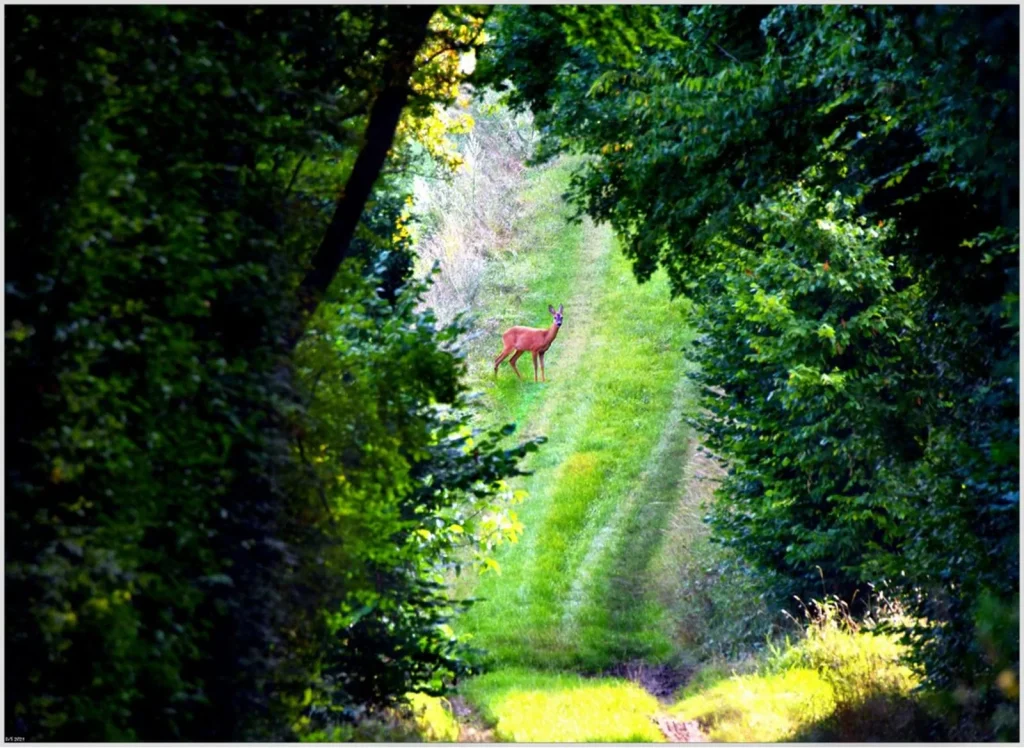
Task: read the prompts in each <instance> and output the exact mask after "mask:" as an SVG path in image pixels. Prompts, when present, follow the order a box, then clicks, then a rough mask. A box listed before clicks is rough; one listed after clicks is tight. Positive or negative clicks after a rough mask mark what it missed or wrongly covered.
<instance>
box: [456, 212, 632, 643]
mask: <svg viewBox="0 0 1024 748" xmlns="http://www.w3.org/2000/svg"><path fill="white" fill-rule="evenodd" d="M572 249H573V251H574V252H576V253H578V254H579V255H580V256H581V257H580V258H579V259H580V260H582V261H575V259H570V258H566V257H560V256H554V257H552V258H550V261H551V262H556V263H564V267H565V269H567V270H568V269H575V270H576V272H575V273H573V274H572V277H571V278H567V279H566V284H565V285H566V286H571V288H572V289H573V293H572V295H571V296H570V298H569V299H567V300H566V301H565V302H564V303H565V313H566V321H565V324H564V325H563V330H562V331H560V334H559V337H558V338H557V339H556V340H555V343H554V344H553V345H552V347H551V350H550V351H549V353H548V356H547V362H546V364H547V366H546V367H545V368H546V369H547V371H548V372H551V376H550V377H549V379H548V382H547V383H541V384H535V383H534V382H533V381H532V377H529V378H527V377H526V376H525V373H526V372H525V370H524V379H526V380H527V381H524V382H519V381H518V380H517V379H516V378H515V375H514V373H513V372H512V371H511V370H510V369H509V367H507V366H503V368H502V369H501V370H500V373H499V377H502V376H503V377H504V378H505V379H504V380H503V381H504V382H508V383H510V384H511V386H512V387H515V388H533V387H536V388H538V391H539V392H538V394H537V397H540V398H542V399H541V400H540V401H539V402H534V403H532V404H534V405H535V406H537V407H536V409H535V410H534V411H533V412H532V413H531V412H530V409H529V408H528V407H527V408H526V409H525V410H526V414H527V418H526V420H525V423H523V424H521V427H520V430H519V433H518V436H519V437H520V438H529V437H534V436H539V435H545V436H547V437H548V440H549V441H548V443H547V444H546V445H545V446H544V448H543V449H542V450H541V451H540V453H538V454H536V455H534V456H533V457H532V458H531V460H530V462H529V463H528V465H527V467H528V468H529V469H530V470H532V471H534V472H533V475H531V476H529V477H527V478H526V479H525V480H524V481H523V482H522V488H524V489H525V490H526V491H527V494H528V496H529V498H528V499H527V500H526V502H525V503H524V504H523V505H522V506H521V507H519V515H520V519H521V520H522V522H523V523H524V525H525V526H526V532H525V533H524V535H523V538H522V540H521V541H520V542H519V543H518V544H515V545H512V546H507V547H506V548H504V550H503V551H502V552H500V553H499V554H498V561H499V563H500V564H501V566H502V568H503V569H504V570H505V572H504V573H503V574H502V575H501V576H495V575H483V576H480V577H479V578H478V581H477V586H476V589H475V590H474V596H475V597H477V598H479V599H481V602H479V603H478V604H477V605H476V606H474V608H473V609H471V610H470V612H469V613H468V614H467V615H466V616H465V617H464V619H463V622H462V624H463V627H464V628H466V629H467V630H469V631H470V632H472V634H473V636H474V638H475V640H476V641H475V643H477V644H478V645H480V646H483V647H484V648H486V649H487V650H488V651H489V652H491V653H492V654H493V655H494V656H495V657H496V658H497V659H498V660H499V661H506V660H512V661H516V660H518V659H519V658H518V657H517V652H516V651H517V650H519V649H520V648H521V647H522V646H523V644H524V643H525V642H529V641H531V640H533V639H535V637H536V635H537V630H536V628H535V627H534V626H533V622H532V620H530V617H529V616H527V615H517V616H515V617H514V618H512V617H511V616H510V614H509V613H508V612H509V611H512V610H520V611H521V612H522V613H525V612H526V611H528V610H529V609H530V608H531V604H532V602H533V601H532V598H531V589H530V584H529V574H519V575H517V574H516V573H515V572H516V571H525V570H528V569H532V568H533V567H534V565H535V560H536V552H537V536H538V533H537V532H536V528H537V526H538V525H539V524H540V523H541V522H542V521H543V510H544V506H543V504H544V499H545V495H546V493H545V489H546V487H547V486H548V485H550V484H551V483H552V481H553V480H555V478H554V477H553V473H555V472H556V471H557V470H558V469H559V467H560V466H561V465H562V463H563V462H564V460H565V459H566V458H567V457H568V456H569V455H570V454H571V453H572V450H573V446H574V444H575V442H576V440H577V439H578V438H579V436H580V434H579V433H578V432H577V430H576V429H574V428H573V423H572V422H570V421H567V420H566V419H565V418H564V413H565V412H572V413H574V414H576V416H578V417H583V418H585V417H586V415H587V413H588V412H589V410H590V408H591V407H592V405H593V398H592V397H590V393H589V392H587V391H586V390H585V389H581V388H579V387H575V386H574V382H575V381H576V379H577V378H578V376H579V373H578V372H579V370H580V362H581V361H582V360H583V359H584V357H585V355H586V353H587V351H589V350H590V349H592V348H593V347H594V345H595V343H597V342H598V341H596V340H595V338H597V337H599V335H597V334H595V333H596V332H597V328H596V327H595V326H594V324H593V315H594V312H595V306H594V304H595V299H596V298H597V297H598V295H599V293H598V292H599V289H600V285H601V283H602V282H603V279H604V278H605V276H606V274H607V271H608V261H609V256H610V254H611V249H612V237H611V232H610V231H609V230H608V229H607V228H599V227H597V226H595V225H594V224H593V223H592V222H591V221H589V220H585V221H584V224H583V231H582V234H581V237H580V241H579V242H578V244H577V245H576V246H575V247H573V248H572ZM560 303H561V302H560ZM553 354H557V356H556V355H553ZM524 359H525V357H524ZM530 369H531V371H532V364H530ZM507 388H508V385H506V386H505V387H501V386H500V385H499V386H495V387H494V390H495V392H493V393H492V396H495V397H501V396H502V395H503V394H505V392H506V391H507ZM517 577H518V578H517ZM485 601H486V602H485Z"/></svg>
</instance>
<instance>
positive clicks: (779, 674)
mask: <svg viewBox="0 0 1024 748" xmlns="http://www.w3.org/2000/svg"><path fill="white" fill-rule="evenodd" d="M904 653H905V649H904V647H903V646H902V645H901V644H899V642H898V641H897V639H896V637H894V636H891V635H875V634H873V633H871V632H869V631H860V632H854V631H852V630H851V629H850V628H849V627H847V626H846V625H845V623H844V621H843V620H842V619H841V618H839V617H837V615H836V611H835V609H832V610H831V611H828V612H827V613H826V614H825V615H823V616H822V617H820V618H819V619H818V620H816V621H813V622H811V624H810V626H809V628H808V629H807V630H806V633H805V634H804V636H803V637H802V638H801V639H800V640H799V641H797V642H795V643H787V644H785V645H783V646H780V647H777V648H773V649H772V652H771V653H769V654H768V655H766V656H765V657H764V658H763V659H762V660H761V662H760V663H759V664H760V667H759V668H758V672H756V673H752V674H747V675H736V676H732V677H729V676H727V675H725V674H724V673H722V672H721V671H720V670H717V669H715V670H710V671H709V672H708V673H707V674H706V675H705V676H704V677H702V678H700V679H698V680H695V681H694V682H691V684H690V685H689V686H688V687H687V688H686V689H685V691H684V692H683V696H682V698H681V699H680V700H679V701H678V702H677V703H676V704H675V705H674V706H673V707H672V708H671V710H670V713H671V714H672V715H673V716H675V717H677V718H679V719H686V720H689V719H695V720H697V721H699V722H700V723H701V725H702V726H703V727H704V729H706V730H707V732H708V733H709V735H710V737H711V739H712V740H716V741H725V742H737V741H738V742H777V741H787V740H798V739H799V740H872V739H886V738H888V739H894V738H903V739H919V738H921V735H919V734H915V733H913V732H907V730H912V729H916V728H915V727H913V726H914V725H916V724H925V725H926V726H927V724H926V723H927V718H923V717H922V713H921V712H922V710H921V707H920V705H919V704H918V703H917V702H916V701H915V700H914V699H913V698H912V694H913V690H914V688H915V687H916V686H917V685H918V684H919V680H918V678H917V676H916V675H915V674H914V673H913V672H912V671H911V670H910V669H909V668H908V667H906V666H905V665H904V664H902V662H901V656H902V655H903V654H904Z"/></svg>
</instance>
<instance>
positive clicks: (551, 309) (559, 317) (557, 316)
mask: <svg viewBox="0 0 1024 748" xmlns="http://www.w3.org/2000/svg"><path fill="white" fill-rule="evenodd" d="M563 308H564V304H559V305H558V311H557V312H556V311H555V308H554V307H553V306H551V305H550V304H548V311H549V312H551V316H552V317H554V318H555V324H556V325H558V326H559V327H561V326H562V309H563Z"/></svg>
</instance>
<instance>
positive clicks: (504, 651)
mask: <svg viewBox="0 0 1024 748" xmlns="http://www.w3.org/2000/svg"><path fill="white" fill-rule="evenodd" d="M565 178H566V167H564V166H563V167H560V168H554V169H549V170H546V171H543V172H539V173H538V174H537V175H536V179H535V182H534V184H533V186H532V189H531V191H530V192H529V193H528V194H527V200H528V201H530V204H529V205H528V209H529V210H528V212H529V213H530V215H531V220H530V222H529V227H530V231H531V232H532V236H531V239H533V240H534V241H533V242H532V243H533V245H534V246H533V247H532V248H531V249H530V251H527V252H523V253H521V254H520V255H519V256H517V257H510V258H507V259H506V261H505V262H502V263H500V264H496V266H495V270H494V272H493V273H492V275H491V276H490V277H488V279H487V286H488V288H489V289H491V293H490V300H491V301H490V304H489V306H488V309H487V310H486V311H485V315H487V319H485V320H484V321H483V329H484V330H485V331H486V333H487V334H486V335H485V336H484V337H483V338H482V339H481V340H479V341H477V342H476V345H475V347H474V349H473V351H472V353H473V364H472V367H471V377H473V378H474V379H475V380H476V381H475V382H474V384H475V385H476V386H477V387H479V388H481V389H483V390H484V391H485V392H486V393H487V395H486V396H487V399H488V406H489V408H488V410H489V416H490V417H492V418H494V419H496V420H507V421H515V422H516V423H518V424H519V426H520V433H522V434H525V435H529V436H532V435H536V434H544V435H546V436H548V438H549V442H548V444H546V445H545V447H544V448H543V449H542V450H541V452H540V453H539V454H537V455H535V456H534V458H533V459H532V461H531V463H530V464H529V468H530V469H532V470H533V471H534V474H533V475H532V476H529V477H527V478H525V479H523V481H522V488H525V489H526V490H527V491H528V493H529V497H528V498H527V500H526V501H525V502H524V504H523V505H522V507H521V510H520V512H519V514H520V518H521V520H522V521H523V523H524V524H525V526H526V532H525V534H524V536H523V539H522V540H521V542H520V543H518V544H516V545H511V546H507V547H505V548H504V549H503V551H502V552H501V553H499V555H498V561H499V563H500V564H501V568H502V573H501V574H500V575H495V574H487V575H484V576H481V577H479V578H469V579H465V580H463V581H461V582H460V591H462V592H472V594H473V595H474V596H475V597H477V598H478V599H480V602H479V603H478V604H477V605H476V606H474V608H473V609H472V610H471V612H470V613H469V614H468V615H467V616H466V617H465V618H464V620H463V621H462V622H461V625H460V628H461V629H462V631H463V632H464V633H470V634H472V635H473V637H474V639H473V641H474V643H475V644H478V645H480V646H482V647H483V648H485V649H486V650H487V651H488V652H490V653H491V655H492V656H493V657H494V658H495V668H494V669H493V671H492V672H491V673H489V674H488V675H486V676H483V677H481V678H478V679H476V680H474V681H472V682H470V683H469V684H467V686H466V687H465V688H464V690H463V693H464V695H465V696H466V698H467V699H468V700H469V701H470V703H472V704H474V705H475V706H476V707H477V708H478V709H479V710H480V711H481V712H482V713H483V714H484V716H485V717H487V718H489V719H490V720H491V721H492V722H494V723H496V724H497V736H498V737H499V738H504V739H517V740H588V739H600V740H630V739H632V740H635V739H644V740H657V739H659V738H660V737H661V734H660V732H659V731H658V730H657V728H656V727H655V726H654V725H653V724H652V723H651V722H650V719H649V715H651V714H653V712H654V711H656V710H657V702H656V700H655V699H653V697H651V696H650V695H649V694H647V693H646V692H644V691H643V690H642V689H640V688H639V687H638V686H635V685H634V684H632V683H629V682H628V681H624V680H619V679H610V678H583V677H582V676H581V674H596V673H600V672H601V671H603V670H606V669H608V668H611V667H613V666H616V665H619V664H622V663H626V662H629V661H635V660H643V661H646V662H651V663H654V662H662V661H665V660H668V659H670V658H671V657H672V656H673V655H674V654H675V647H674V645H673V642H672V637H671V632H670V627H669V626H668V624H667V621H666V620H665V619H666V616H665V615H664V611H663V610H662V608H661V606H660V604H659V602H658V598H657V595H656V594H654V592H653V585H652V584H651V581H652V580H651V579H650V574H651V570H650V567H651V565H652V563H651V562H652V560H653V559H654V557H655V555H656V553H657V552H658V550H659V548H660V545H661V542H662V539H663V537H664V532H663V530H664V527H665V524H666V523H667V521H668V517H669V516H670V515H671V514H672V512H673V511H674V510H675V508H676V505H677V503H678V498H679V496H680V493H681V492H680V490H679V484H680V481H681V480H682V477H683V473H684V467H685V464H686V455H687V445H688V442H689V434H688V428H687V427H686V426H685V425H684V424H685V416H686V415H687V413H688V412H689V409H690V407H691V405H690V400H691V398H690V397H689V391H688V388H687V386H686V385H685V384H684V383H685V382H686V380H685V377H684V376H683V375H684V368H685V365H686V364H685V362H684V360H683V357H682V353H681V350H680V349H681V348H682V346H683V344H684V342H685V340H686V339H687V336H688V335H689V334H690V333H689V331H688V328H687V326H686V324H685V320H684V318H683V315H682V312H681V309H680V308H679V305H677V304H674V303H671V302H670V301H669V297H668V289H667V284H666V282H665V279H664V278H663V277H660V276H659V277H656V278H655V279H654V280H652V281H651V282H649V283H647V284H644V285H643V286H639V285H637V284H636V282H635V280H634V279H633V277H632V274H631V271H630V268H629V264H628V262H627V261H626V259H625V258H623V257H622V255H621V253H620V252H619V250H618V248H617V246H616V244H615V240H614V237H613V236H612V234H611V232H610V231H609V230H607V229H605V228H599V227H595V226H593V225H591V224H589V223H584V224H583V225H572V226H571V225H567V224H566V222H565V218H566V217H567V216H566V209H565V207H564V205H562V203H561V200H560V199H559V195H560V192H561V190H562V189H563V188H564V184H565ZM559 303H564V304H565V324H564V326H563V328H562V330H561V331H560V333H559V337H558V339H557V340H556V341H555V343H554V345H553V346H552V348H551V350H550V351H549V352H548V355H547V361H546V363H547V366H546V369H547V373H548V382H547V383H546V384H534V383H533V382H532V381H525V382H520V381H518V380H517V379H516V377H515V376H514V374H513V373H512V371H511V369H509V368H508V367H503V368H502V370H501V372H500V374H499V377H498V380H497V381H496V382H495V381H494V379H493V375H492V373H491V369H490V363H489V362H490V361H491V360H493V356H494V355H495V354H496V353H497V349H498V348H499V347H500V344H499V340H500V333H501V331H502V330H503V329H505V328H506V327H508V326H510V325H512V324H526V325H533V326H542V325H546V324H548V323H549V321H550V319H549V317H548V315H547V313H546V311H545V310H546V309H547V305H548V304H554V305H557V304H559ZM487 343H491V345H489V346H488V345H487ZM491 348H494V351H493V352H492V351H491V350H490V349H491ZM521 362H522V363H523V368H522V369H521V370H522V371H523V373H524V376H527V372H530V373H531V374H532V365H531V364H530V362H529V359H528V357H524V358H523V359H522V360H521ZM528 379H530V380H532V376H528ZM588 710H590V711H593V712H594V717H595V719H591V718H590V717H588V714H587V712H588ZM559 715H561V717H560V716H559ZM563 717H564V719H562V718H563ZM597 717H599V724H598V720H597V719H596V718H597Z"/></svg>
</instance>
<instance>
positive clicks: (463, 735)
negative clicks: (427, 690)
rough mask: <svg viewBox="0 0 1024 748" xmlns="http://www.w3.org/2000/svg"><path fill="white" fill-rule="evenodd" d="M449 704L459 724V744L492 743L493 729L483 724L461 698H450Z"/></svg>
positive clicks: (467, 703) (493, 739) (493, 740)
mask: <svg viewBox="0 0 1024 748" xmlns="http://www.w3.org/2000/svg"><path fill="white" fill-rule="evenodd" d="M448 703H449V704H451V707H452V714H453V715H454V716H455V719H456V720H457V721H458V723H459V742H460V743H493V742H495V738H494V728H492V727H488V726H487V725H486V724H484V721H483V719H481V717H480V715H479V714H477V713H476V711H475V710H474V709H473V707H471V706H470V705H469V702H467V701H466V700H465V699H464V698H462V697H461V696H451V697H449V699H448Z"/></svg>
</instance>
